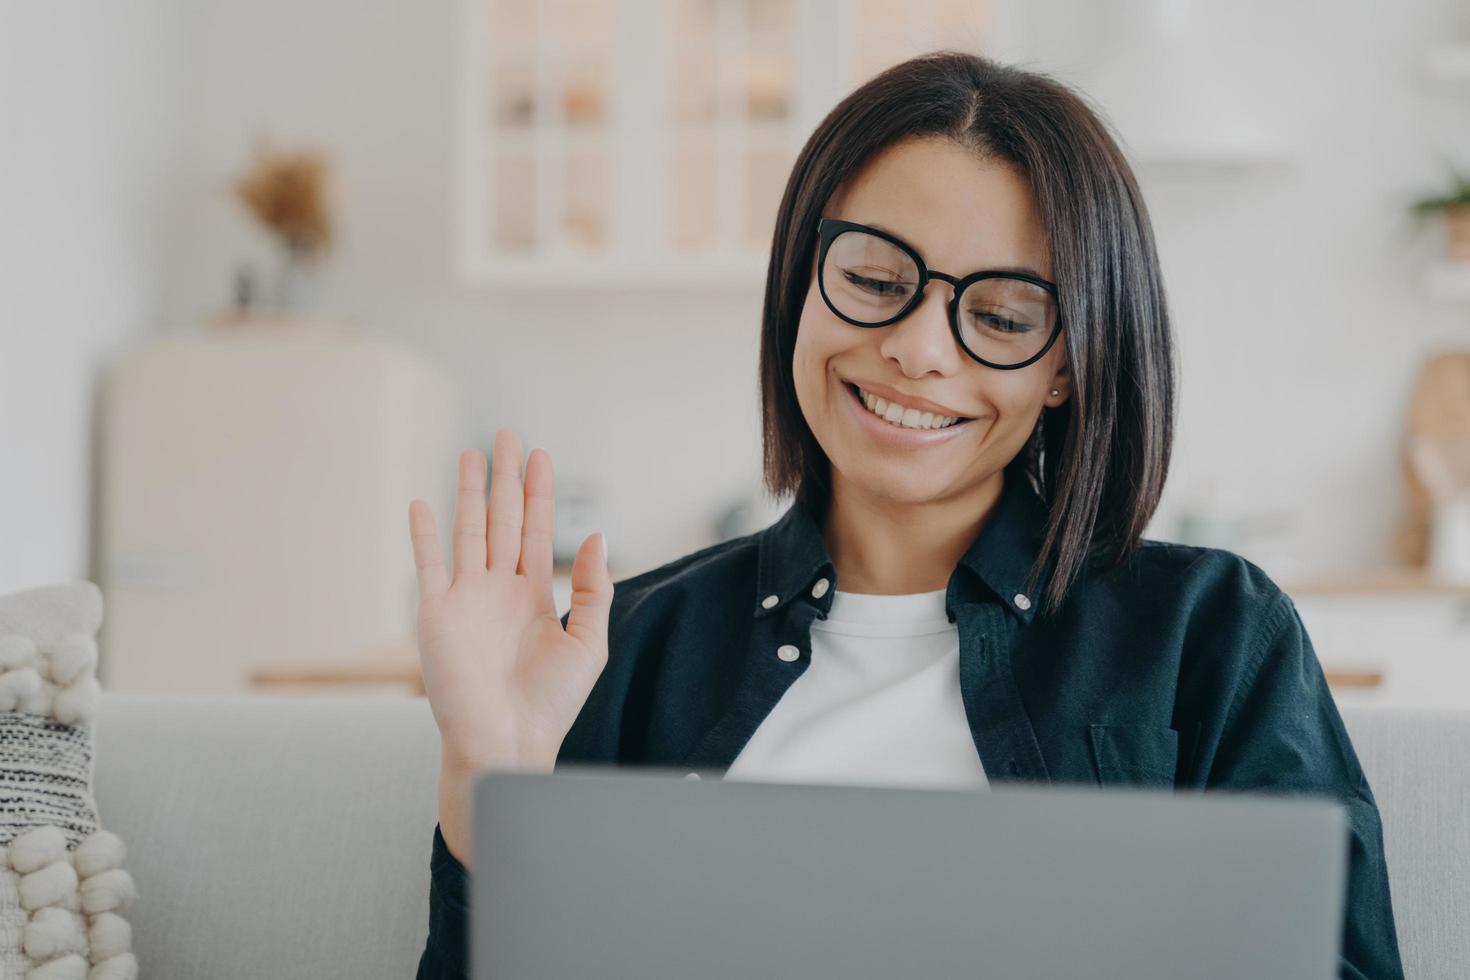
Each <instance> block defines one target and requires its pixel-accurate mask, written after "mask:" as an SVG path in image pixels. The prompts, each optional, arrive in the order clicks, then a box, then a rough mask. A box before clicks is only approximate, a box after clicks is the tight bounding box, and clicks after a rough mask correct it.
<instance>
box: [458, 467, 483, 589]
mask: <svg viewBox="0 0 1470 980" xmlns="http://www.w3.org/2000/svg"><path fill="white" fill-rule="evenodd" d="M484 567H485V454H484V453H482V452H480V451H479V450H478V449H466V450H465V451H464V452H462V453H460V454H459V492H458V494H457V495H456V496H455V498H454V577H455V578H458V577H459V576H460V574H462V573H463V572H464V571H465V569H469V568H484Z"/></svg>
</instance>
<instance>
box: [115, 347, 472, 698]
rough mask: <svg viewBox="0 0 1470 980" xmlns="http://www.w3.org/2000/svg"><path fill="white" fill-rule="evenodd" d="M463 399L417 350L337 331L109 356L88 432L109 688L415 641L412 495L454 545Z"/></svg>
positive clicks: (175, 681)
mask: <svg viewBox="0 0 1470 980" xmlns="http://www.w3.org/2000/svg"><path fill="white" fill-rule="evenodd" d="M459 404H460V399H459V396H458V394H457V392H456V391H455V390H454V387H453V384H452V382H451V381H450V380H449V378H448V377H447V376H446V375H445V374H444V373H443V372H442V371H441V370H440V369H439V368H437V367H436V366H434V365H433V364H431V363H429V362H428V361H427V360H425V359H424V358H422V357H420V356H419V355H417V354H416V353H415V352H414V351H412V350H411V349H408V348H405V347H403V346H400V345H397V344H393V343H389V342H386V341H381V340H369V339H362V338H357V337H353V336H350V335H348V334H345V333H343V334H335V335H334V334H327V333H325V332H321V331H307V330H303V331H292V330H289V329H272V330H265V329H258V330H252V329H236V330H232V331H230V332H228V333H213V334H208V335H202V336H198V337H192V338H188V339H177V340H168V341H163V342H159V343H156V344H154V345H151V346H149V347H147V348H145V349H141V350H137V351H134V352H132V353H129V354H127V355H125V356H123V357H122V358H120V359H119V360H118V361H117V362H116V363H115V364H114V365H112V366H111V367H110V369H109V370H108V373H107V376H106V378H105V380H104V385H103V392H102V401H101V420H100V434H99V453H100V460H99V466H98V472H99V477H98V486H97V496H98V500H97V510H98V514H97V528H98V530H97V535H98V537H97V542H96V544H97V547H96V554H97V565H98V567H97V569H96V574H97V576H98V582H99V585H100V586H101V587H102V590H103V593H104V596H105V597H106V603H107V616H106V617H105V619H104V621H103V623H102V630H101V636H100V646H101V655H100V661H99V666H98V669H99V677H100V679H101V681H102V683H103V685H104V686H106V687H110V688H132V689H152V690H195V691H198V690H212V691H231V690H244V689H245V688H246V687H247V686H248V678H249V675H250V673H251V672H252V670H254V669H256V668H258V667H260V666H262V665H267V664H276V663H282V662H288V663H294V664H298V665H307V664H310V663H314V662H329V663H332V664H341V663H343V662H344V661H350V660H352V659H353V658H355V657H359V656H366V655H368V653H367V652H368V651H371V650H374V649H381V648H382V647H383V646H384V645H387V644H394V643H398V644H401V643H402V642H403V640H404V639H405V638H409V639H411V638H412V636H413V633H414V622H415V617H416V607H417V584H416V581H415V572H414V564H413V551H412V546H411V544H410V541H409V535H408V504H409V501H410V500H412V499H413V498H415V497H419V498H422V499H423V500H425V501H427V502H428V503H429V504H430V505H431V506H432V507H433V508H434V514H435V517H436V519H437V521H438V526H439V533H440V537H441V539H442V541H444V542H445V543H446V546H447V541H448V526H447V525H448V523H449V517H450V515H451V514H452V512H453V502H454V487H455V483H456V475H457V473H456V459H457V456H458V452H459V449H460V447H459V446H458V444H457V440H459V438H460V435H461V428H460V414H459V412H460V409H459ZM448 554H449V552H448V550H447V547H446V550H445V555H446V558H447V556H448Z"/></svg>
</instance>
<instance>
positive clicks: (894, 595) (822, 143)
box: [409, 52, 1402, 978]
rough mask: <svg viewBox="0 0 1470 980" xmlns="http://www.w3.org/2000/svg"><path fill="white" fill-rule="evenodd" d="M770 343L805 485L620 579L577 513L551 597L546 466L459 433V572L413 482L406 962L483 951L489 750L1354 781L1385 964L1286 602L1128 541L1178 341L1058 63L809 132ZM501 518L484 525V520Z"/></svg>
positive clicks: (922, 770)
mask: <svg viewBox="0 0 1470 980" xmlns="http://www.w3.org/2000/svg"><path fill="white" fill-rule="evenodd" d="M762 329H763V333H762V339H761V385H762V408H763V412H764V440H765V442H764V445H765V460H764V463H765V476H766V483H767V487H768V489H769V490H770V491H771V492H772V493H773V494H776V495H781V494H787V493H791V494H794V503H793V505H792V507H791V508H790V509H789V510H787V512H786V513H785V515H784V516H783V517H782V518H781V519H780V520H779V521H777V522H776V523H775V524H773V525H772V526H771V527H769V528H766V529H765V530H764V531H761V532H759V533H756V534H752V535H748V536H745V537H741V538H738V539H735V540H732V541H726V542H723V543H720V544H717V545H714V546H712V547H709V548H705V549H703V550H701V551H698V552H696V553H694V554H691V555H688V556H685V557H684V558H681V559H679V560H677V561H674V562H671V563H669V564H667V565H664V566H663V567H661V568H657V569H654V570H652V571H649V572H646V573H644V574H642V575H638V576H635V577H633V578H630V579H627V580H625V581H622V582H619V583H618V585H617V589H616V591H615V590H614V588H613V583H612V581H611V579H610V576H609V574H608V571H607V564H606V544H605V542H604V540H603V537H602V535H600V534H598V535H592V536H590V537H589V538H587V540H585V541H584V542H583V543H582V545H581V548H580V549H579V551H578V553H577V556H576V560H575V563H574V565H573V569H572V587H573V593H572V604H571V610H570V611H569V613H568V614H567V615H566V616H564V617H561V618H560V619H558V617H557V614H556V609H555V605H554V602H553V599H552V591H551V543H550V542H551V532H552V527H553V513H552V496H553V484H554V481H553V475H552V465H551V459H550V457H549V455H548V454H547V453H546V452H545V451H544V450H534V451H532V452H531V454H530V456H529V458H528V459H527V461H526V465H525V473H524V479H523V478H522V474H521V445H520V443H519V441H518V440H517V438H516V436H515V434H514V433H513V432H510V431H508V430H499V431H497V432H496V436H495V445H494V451H493V454H492V458H493V460H494V466H495V472H494V473H493V474H492V475H491V478H490V491H489V505H488V511H487V508H486V503H485V479H486V477H485V460H484V457H483V455H481V454H479V453H477V452H474V451H466V452H465V453H464V454H463V455H462V456H461V458H460V491H459V497H458V502H457V506H456V511H455V517H454V535H453V540H454V567H455V569H456V571H455V575H454V578H453V581H452V583H451V581H450V577H449V575H448V573H447V572H446V571H445V568H444V565H443V562H442V560H441V557H440V554H439V548H438V543H437V540H438V539H437V536H436V532H435V525H434V520H433V517H432V515H431V514H430V512H429V509H428V507H427V506H426V505H425V504H423V502H421V501H414V502H413V503H412V504H411V505H410V510H409V523H410V530H411V533H412V537H413V542H414V554H415V562H416V564H417V567H418V574H419V588H420V618H419V639H420V651H421V658H422V663H423V670H424V680H425V684H426V688H427V691H428V695H429V699H430V702H431V705H432V707H433V712H434V717H435V719H436V721H437V723H438V725H439V730H440V734H441V736H442V740H443V759H442V768H441V776H440V789H439V818H440V819H439V826H438V827H437V828H436V830H435V833H434V840H433V859H432V862H431V866H432V875H433V888H432V897H431V902H430V934H429V940H428V945H427V948H426V949H425V950H424V954H423V958H422V961H421V964H420V970H419V976H420V977H421V978H423V977H443V976H460V975H462V974H463V971H464V970H465V966H466V964H465V928H466V923H465V900H466V894H467V892H466V889H467V873H468V871H469V868H468V864H469V860H470V850H469V831H468V826H467V819H468V816H469V793H470V786H471V783H472V781H473V777H474V774H475V773H476V772H479V771H481V770H486V769H495V768H510V769H538V770H550V769H551V768H553V766H554V765H555V764H556V763H558V762H576V763H627V764H641V765H657V766H680V767H687V768H690V769H709V768H713V769H723V770H727V776H730V777H745V778H770V779H787V778H790V779H800V780H823V779H836V780H839V781H859V782H872V783H890V784H892V783H910V784H928V785H952V786H983V785H987V784H990V783H995V782H999V781H1032V782H1087V783H1094V784H1121V783H1132V784H1153V785H1162V786H1174V787H1177V788H1179V789H1186V790H1195V791H1202V790H1206V789H1220V788H1231V789H1241V790H1255V791H1266V792H1285V793H1313V794H1321V795H1326V796H1330V797H1333V798H1336V799H1337V800H1339V801H1341V802H1342V803H1344V804H1345V805H1346V807H1347V812H1348V815H1349V821H1350V831H1351V855H1350V862H1349V879H1348V896H1347V908H1346V915H1345V929H1344V934H1343V945H1342V960H1341V973H1342V976H1344V977H1373V978H1387V977H1399V976H1401V975H1402V971H1401V967H1400V963H1399V953H1398V947H1397V940H1396V935H1395V930H1394V922H1393V916H1392V908H1391V903H1390V895H1389V885H1388V877H1387V872H1386V867H1385V864H1384V857H1383V844H1382V832H1381V826H1380V822H1379V816H1378V810H1377V807H1376V804H1375V801H1374V798H1373V794H1372V791H1371V790H1370V788H1369V786H1368V783H1367V781H1366V780H1365V779H1364V776H1363V772H1362V770H1361V768H1360V767H1359V764H1358V760H1357V758H1356V756H1355V754H1354V752H1353V749H1352V746H1351V743H1350V742H1349V739H1348V735H1347V732H1346V731H1345V730H1344V727H1343V724H1342V721H1341V719H1340V717H1339V715H1338V712H1337V710H1336V708H1335V707H1334V705H1333V701H1332V697H1331V694H1330V693H1329V691H1328V688H1327V685H1326V682H1325V679H1324V677H1323V674H1322V671H1321V668H1320V666H1319V664H1318V662H1317V659H1316V655H1315V653H1314V652H1313V650H1312V646H1311V644H1310V641H1309V640H1308V638H1307V636H1306V633H1305V631H1304V629H1303V627H1302V624H1301V620H1300V619H1299V617H1298V616H1297V614H1296V611H1295V608H1294V607H1293V605H1292V603H1291V601H1290V600H1289V599H1288V598H1287V597H1286V596H1285V595H1284V594H1283V593H1282V592H1281V591H1280V590H1279V589H1278V588H1277V587H1276V586H1275V585H1274V584H1273V583H1272V582H1271V581H1270V579H1269V578H1268V577H1267V576H1266V575H1265V574H1264V573H1263V572H1262V571H1261V570H1260V569H1258V568H1257V567H1255V566H1254V565H1252V564H1250V563H1249V562H1246V561H1245V560H1243V559H1241V558H1239V557H1238V556H1236V555H1233V554H1231V553H1229V552H1226V551H1222V550H1217V549H1207V548H1195V547H1185V546H1181V545H1173V544H1166V543H1162V542H1155V541H1144V540H1141V535H1142V532H1143V529H1144V527H1145V525H1146V524H1147V523H1148V520H1149V518H1150V516H1151V515H1152V514H1153V512H1154V509H1155V507H1156V505H1157V503H1158V499H1159V495H1160V493H1161V491H1162V489H1163V485H1164V479H1165V474H1166V472H1167V470H1168V463H1169V453H1170V443H1171V438H1172V415H1173V398H1174V380H1173V352H1172V347H1171V343H1172V342H1171V339H1170V329H1169V316H1168V312H1167V307H1166V303H1165V296H1164V288H1163V283H1162V279H1161V276H1160V272H1159V264H1158V259H1157V255H1156V253H1155V248H1154V242H1153V235H1152V231H1151V229H1150V225H1149V219H1148V214H1147V210H1146V208H1145V206H1144V202H1143V199H1142V197H1141V196H1140V194H1139V190H1138V187H1137V184H1136V183H1135V181H1134V178H1133V175H1132V173H1131V172H1130V170H1129V168H1128V165H1127V163H1126V162H1125V160H1124V158H1123V157H1122V155H1121V153H1120V152H1119V150H1118V148H1117V146H1116V145H1115V143H1114V142H1113V140H1112V139H1111V138H1110V136H1109V135H1108V133H1107V131H1106V129H1105V128H1104V126H1103V125H1102V124H1101V123H1100V122H1099V121H1098V119H1097V117H1096V116H1095V115H1094V114H1093V113H1092V112H1091V111H1090V110H1089V109H1088V108H1087V106H1086V105H1085V104H1084V103H1083V102H1082V101H1081V99H1079V98H1078V97H1077V96H1076V95H1075V94H1074V93H1072V92H1071V91H1070V90H1068V89H1067V88H1066V87H1064V86H1062V85H1060V84H1059V83H1057V82H1055V81H1054V80H1052V79H1050V78H1048V77H1046V76H1044V75H1040V74H1036V73H1031V72H1027V71H1022V70H1019V69H1016V68H1013V67H1007V66H1002V65H997V64H995V63H993V62H991V61H988V60H986V59H983V58H980V57H976V56H973V55H967V54H958V53H952V52H941V53H937V54H934V55H930V56H925V57H921V58H916V59H914V60H911V61H908V62H906V63H903V64H901V65H898V66H896V67H894V68H892V69H890V70H888V71H886V72H884V73H883V74H881V75H879V76H877V77H876V78H874V79H872V80H871V81H869V82H868V83H867V84H865V85H863V86H862V87H861V88H859V89H858V90H857V91H855V92H854V93H852V95H850V96H849V97H848V98H846V99H845V100H844V101H843V102H842V103H841V104H839V105H838V106H837V107H836V108H835V109H833V110H832V112H831V113H830V114H828V116H827V117H826V118H825V119H824V120H823V121H822V123H821V124H820V125H819V126H818V127H817V130H816V132H815V133H814V134H813V135H812V137H811V138H810V139H809V140H808V141H807V143H806V145H805V146H804V147H803V149H802V151H801V154H800V155H799V157H798V159H797V161H796V164H795V167H794V169H793V171H792V174H791V178H790V181H789V183H788V184H787V187H786V192H785V195H784V197H783V199H782V201H781V206H780V211H779V214H778V216H777V220H776V229H775V237H774V240H773V243H772V251H771V260H770V268H769V275H768V279H767V286H766V297H765V307H764V317H763V328H762ZM487 518H488V526H487Z"/></svg>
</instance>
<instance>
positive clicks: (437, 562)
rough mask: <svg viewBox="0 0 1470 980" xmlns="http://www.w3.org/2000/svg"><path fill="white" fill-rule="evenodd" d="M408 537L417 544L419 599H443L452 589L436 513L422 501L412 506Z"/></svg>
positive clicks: (414, 550) (415, 557) (416, 564)
mask: <svg viewBox="0 0 1470 980" xmlns="http://www.w3.org/2000/svg"><path fill="white" fill-rule="evenodd" d="M408 536H409V538H410V539H412V541H413V566H414V568H415V569H416V570H417V575H418V581H419V599H420V600H423V599H425V598H427V597H428V596H433V595H442V594H443V593H444V592H445V590H447V589H448V588H449V575H448V573H446V572H445V570H444V558H443V555H442V554H441V552H440V551H439V532H438V530H437V529H436V528H435V527H434V512H433V511H431V510H430V509H429V505H428V504H426V503H424V502H423V501H422V500H412V501H409V504H408Z"/></svg>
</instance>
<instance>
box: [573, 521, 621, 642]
mask: <svg viewBox="0 0 1470 980" xmlns="http://www.w3.org/2000/svg"><path fill="white" fill-rule="evenodd" d="M612 597H613V583H612V574H611V573H610V572H609V571H608V569H607V536H606V535H604V534H603V533H602V532H601V531H599V532H598V533H596V534H592V535H589V536H588V537H587V540H585V541H583V542H582V546H581V547H580V548H578V549H577V557H576V558H574V559H573V560H572V608H571V611H570V612H569V613H568V614H567V632H568V633H570V634H572V635H573V636H575V637H576V638H577V639H579V640H581V641H582V643H583V645H584V646H586V647H587V649H589V650H596V651H599V652H600V653H601V654H602V656H603V657H606V656H607V617H608V611H609V610H610V609H611V608H612Z"/></svg>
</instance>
